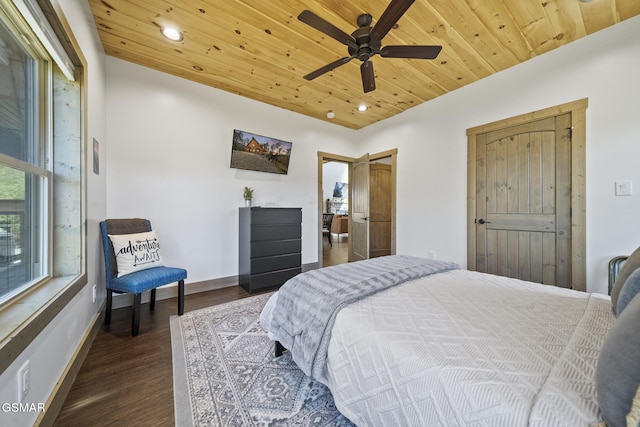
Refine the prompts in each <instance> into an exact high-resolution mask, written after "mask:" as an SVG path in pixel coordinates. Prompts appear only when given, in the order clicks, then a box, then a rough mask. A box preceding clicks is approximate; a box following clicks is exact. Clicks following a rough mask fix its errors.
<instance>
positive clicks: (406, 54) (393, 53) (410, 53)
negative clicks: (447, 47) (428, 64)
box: [379, 45, 442, 59]
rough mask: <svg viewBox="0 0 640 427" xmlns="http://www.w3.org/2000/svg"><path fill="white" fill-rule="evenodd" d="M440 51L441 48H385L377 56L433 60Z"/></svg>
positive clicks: (411, 46)
mask: <svg viewBox="0 0 640 427" xmlns="http://www.w3.org/2000/svg"><path fill="white" fill-rule="evenodd" d="M441 50H442V46H415V45H408V46H385V47H383V48H382V49H380V52H379V54H380V56H382V57H383V58H415V59H435V58H436V57H437V56H438V54H439V53H440V51H441Z"/></svg>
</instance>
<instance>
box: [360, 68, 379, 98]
mask: <svg viewBox="0 0 640 427" xmlns="http://www.w3.org/2000/svg"><path fill="white" fill-rule="evenodd" d="M360 74H362V89H364V93H367V92H371V91H372V90H376V80H375V76H374V75H373V62H371V61H364V62H363V63H362V65H360Z"/></svg>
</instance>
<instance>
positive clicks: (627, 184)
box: [616, 181, 633, 196]
mask: <svg viewBox="0 0 640 427" xmlns="http://www.w3.org/2000/svg"><path fill="white" fill-rule="evenodd" d="M631 194H633V191H632V189H631V181H616V196H631Z"/></svg>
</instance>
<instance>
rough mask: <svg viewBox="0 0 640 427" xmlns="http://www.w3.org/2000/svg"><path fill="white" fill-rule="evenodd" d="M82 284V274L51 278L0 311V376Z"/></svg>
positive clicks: (84, 280)
mask: <svg viewBox="0 0 640 427" xmlns="http://www.w3.org/2000/svg"><path fill="white" fill-rule="evenodd" d="M86 284H87V277H86V275H85V274H81V275H78V276H63V277H55V278H53V279H49V280H48V281H46V282H44V283H42V284H40V285H39V286H37V287H36V288H34V289H33V290H30V291H29V292H26V293H25V294H23V295H21V296H19V297H17V298H15V299H14V300H13V301H12V302H10V303H9V304H7V305H6V306H4V307H2V308H0V317H1V318H2V322H1V323H0V373H2V372H4V371H5V369H7V367H9V366H10V365H11V363H13V361H14V360H15V359H16V358H17V357H18V356H19V355H20V353H22V352H23V351H24V349H26V348H27V346H28V345H29V344H31V342H32V341H33V340H34V339H35V338H36V337H37V336H38V334H39V333H40V332H42V330H43V329H44V328H45V327H46V326H47V325H48V324H49V323H50V322H51V321H52V320H53V318H54V317H56V316H57V315H58V313H60V312H61V311H62V309H63V308H64V307H65V306H66V305H67V303H68V302H69V301H71V299H72V298H73V297H74V296H75V295H76V294H77V293H78V292H79V291H80V289H82V288H83V287H84V285H86Z"/></svg>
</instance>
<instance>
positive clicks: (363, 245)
mask: <svg viewBox="0 0 640 427" xmlns="http://www.w3.org/2000/svg"><path fill="white" fill-rule="evenodd" d="M349 180H350V182H349V186H350V187H351V188H350V191H351V202H350V210H351V217H350V218H351V229H350V230H349V240H350V244H349V249H350V250H349V261H360V260H363V259H369V154H365V155H364V156H362V157H360V158H359V159H357V160H355V161H354V162H352V163H351V164H350V165H349Z"/></svg>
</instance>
